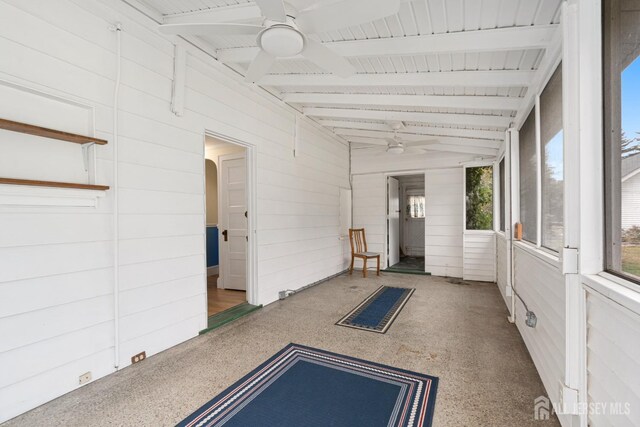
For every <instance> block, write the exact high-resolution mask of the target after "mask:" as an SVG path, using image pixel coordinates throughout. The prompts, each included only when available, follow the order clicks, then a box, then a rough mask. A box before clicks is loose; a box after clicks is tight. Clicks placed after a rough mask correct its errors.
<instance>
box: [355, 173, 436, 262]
mask: <svg viewBox="0 0 640 427" xmlns="http://www.w3.org/2000/svg"><path fill="white" fill-rule="evenodd" d="M432 169H441V168H428V169H411V170H403V171H389V172H382V176H383V179H384V188H385V191H384V197H385V209H384V223H385V224H387V207H386V206H387V202H388V200H389V194H388V191H389V190H388V188H387V178H388V177H390V176H392V177H398V176H404V175H422V176H423V177H424V188H425V193H426V190H427V171H429V170H432ZM362 175H368V174H362ZM425 197H426V194H425ZM402 205H403V202H402V200H401V201H400V210H402V209H403V207H402ZM424 224H425V235H424V247H425V258H426V255H427V254H426V248H427V233H426V227H427V218H426V215H425V221H424ZM388 239H389V228H388V225H387V226H385V236H384V243H383V248H382V252H383V254H382V256H383V257H384V260H380V264H381V265H387V263H388V262H389V260H388V259H387V252H388V248H387V240H388ZM425 271H426V266H425Z"/></svg>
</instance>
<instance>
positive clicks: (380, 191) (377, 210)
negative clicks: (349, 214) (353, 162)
mask: <svg viewBox="0 0 640 427" xmlns="http://www.w3.org/2000/svg"><path fill="white" fill-rule="evenodd" d="M351 185H352V186H353V187H352V188H353V228H364V229H365V233H366V237H367V246H368V250H369V252H378V253H380V254H382V256H381V257H380V264H381V268H384V267H385V266H386V265H387V264H386V258H387V257H386V253H387V245H386V241H387V216H386V209H387V202H386V200H387V178H386V176H385V175H384V174H382V173H376V174H368V175H354V176H353V178H352V182H351ZM374 264H375V261H369V262H368V264H367V267H373V266H374ZM354 265H355V267H356V268H362V261H361V260H356V263H355V264H354Z"/></svg>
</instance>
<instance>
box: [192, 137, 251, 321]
mask: <svg viewBox="0 0 640 427" xmlns="http://www.w3.org/2000/svg"><path fill="white" fill-rule="evenodd" d="M207 136H210V137H214V138H217V139H219V140H221V141H223V142H228V143H231V144H235V145H240V146H242V147H244V148H245V156H246V161H247V229H248V237H249V242H248V244H247V302H248V303H249V304H253V305H259V295H258V291H259V289H258V233H257V228H256V224H257V222H258V221H257V210H256V207H257V205H258V202H257V200H258V195H257V192H258V181H257V176H258V168H257V161H256V160H257V159H256V156H257V148H256V146H255V145H254V144H252V143H249V142H246V141H242V140H240V139H237V138H233V137H230V136H227V135H224V134H221V133H219V132H215V131H213V130H210V129H205V131H204V136H203V142H202V143H203V144H205V143H206V138H207ZM203 162H204V156H203ZM204 196H205V197H206V194H205V195H204ZM205 206H206V205H205ZM205 226H206V215H205ZM205 245H206V243H205ZM205 253H206V247H205ZM205 286H206V283H205ZM205 290H206V288H205ZM205 304H206V301H205ZM204 313H205V317H204V322H205V323H204V324H205V325H206V321H207V316H206V313H207V310H205V311H204Z"/></svg>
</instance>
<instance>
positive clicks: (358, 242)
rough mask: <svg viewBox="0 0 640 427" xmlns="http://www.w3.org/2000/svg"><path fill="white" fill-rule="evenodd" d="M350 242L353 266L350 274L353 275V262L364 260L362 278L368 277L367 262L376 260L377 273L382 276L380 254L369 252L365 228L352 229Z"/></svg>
mask: <svg viewBox="0 0 640 427" xmlns="http://www.w3.org/2000/svg"><path fill="white" fill-rule="evenodd" d="M349 241H350V242H351V266H350V267H349V274H351V273H353V262H354V261H355V259H356V258H360V259H362V263H363V266H362V277H367V260H368V259H371V258H375V259H376V260H377V262H378V266H377V271H376V273H377V274H378V276H379V275H380V254H377V253H375V252H367V238H366V236H365V234H364V228H350V229H349Z"/></svg>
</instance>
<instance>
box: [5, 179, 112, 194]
mask: <svg viewBox="0 0 640 427" xmlns="http://www.w3.org/2000/svg"><path fill="white" fill-rule="evenodd" d="M0 184H10V185H28V186H31V187H56V188H75V189H79V190H99V191H105V190H108V189H109V186H108V185H93V184H76V183H73V182H56V181H36V180H32V179H16V178H0Z"/></svg>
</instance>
